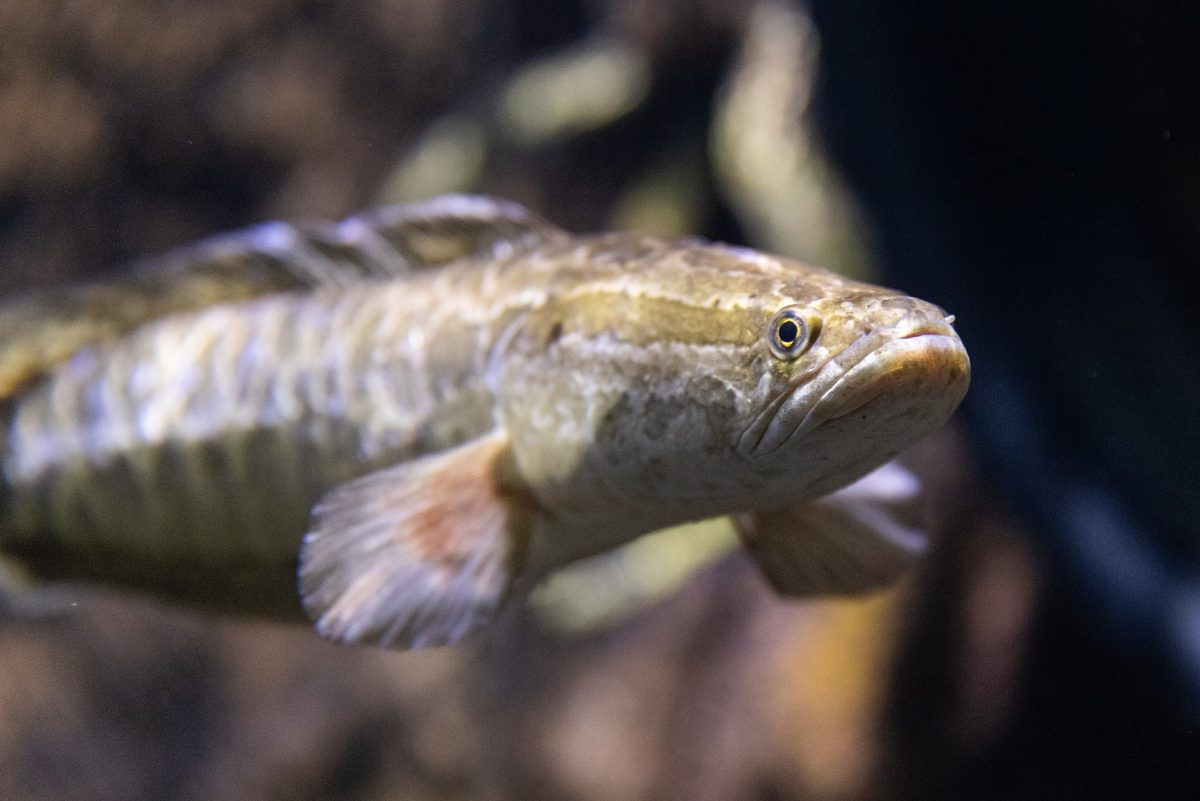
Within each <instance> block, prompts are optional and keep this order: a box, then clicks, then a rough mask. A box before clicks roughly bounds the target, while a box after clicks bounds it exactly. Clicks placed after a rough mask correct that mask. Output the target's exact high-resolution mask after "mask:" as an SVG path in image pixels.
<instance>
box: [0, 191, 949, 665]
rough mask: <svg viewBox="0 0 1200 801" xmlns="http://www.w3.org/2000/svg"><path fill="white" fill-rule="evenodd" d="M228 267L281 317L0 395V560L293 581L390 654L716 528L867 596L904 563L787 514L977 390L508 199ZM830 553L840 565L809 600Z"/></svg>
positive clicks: (294, 235) (309, 605) (269, 315)
mask: <svg viewBox="0 0 1200 801" xmlns="http://www.w3.org/2000/svg"><path fill="white" fill-rule="evenodd" d="M221 241H222V242H223V243H224V245H223V246H224V247H225V248H226V250H227V251H230V252H233V253H242V254H243V255H244V258H242V261H247V262H254V263H259V262H261V260H262V258H264V254H266V255H267V256H269V260H273V261H271V264H273V265H276V267H277V268H278V269H277V270H276V273H275V274H279V275H285V276H286V278H287V280H286V281H284V282H282V283H283V284H285V285H284V286H283V288H280V283H281V282H280V281H277V280H275V279H274V278H272V280H271V281H264V282H262V286H263V287H264V288H263V289H262V291H261V292H260V293H257V294H256V293H254V292H249V293H242V294H240V295H239V296H238V297H236V298H231V299H227V300H222V301H221V302H218V303H216V304H215V305H206V306H199V307H196V308H185V309H183V310H172V311H170V312H169V313H165V314H149V315H147V316H148V319H144V320H137V321H136V322H135V323H134V324H131V325H127V326H125V328H124V329H123V330H120V331H119V332H118V333H116V334H113V333H111V332H108V333H104V334H101V335H97V336H95V337H92V338H90V339H89V338H88V337H86V336H85V337H83V339H84V340H85V341H84V342H83V344H82V345H81V346H80V347H78V348H77V349H75V350H74V351H73V352H71V353H70V354H69V355H65V356H63V357H61V358H60V359H59V360H58V361H57V362H51V363H48V364H44V365H40V366H39V369H37V370H25V372H24V373H23V375H29V376H31V377H30V378H28V379H26V380H25V381H24V383H21V382H20V381H15V380H14V381H13V382H12V383H13V384H14V388H13V389H11V390H9V392H8V397H7V398H6V400H5V402H4V403H5V405H4V418H3V421H2V422H3V430H4V432H5V433H4V434H3V436H2V439H0V460H2V461H0V465H2V468H3V472H2V476H3V483H2V484H0V502H2V504H3V505H2V507H0V550H4V551H7V552H10V553H14V552H15V553H17V554H18V555H19V556H22V557H23V558H25V559H26V560H27V561H31V562H36V561H37V555H38V554H39V553H41V554H50V555H51V556H50V558H48V559H45V558H44V559H43V562H50V563H53V564H52V567H53V566H54V565H57V566H59V567H60V568H62V566H64V565H72V564H76V563H88V564H91V565H92V569H91V572H92V573H95V574H97V575H96V577H99V578H105V577H109V578H111V577H113V576H115V577H116V578H117V579H118V580H123V581H128V582H130V583H135V584H142V585H147V584H155V583H156V582H157V583H164V582H165V584H168V585H169V584H171V583H172V582H175V581H178V582H179V583H186V582H182V581H181V580H180V579H178V577H179V575H180V574H188V573H189V572H190V574H191V575H194V576H201V577H203V578H202V579H201V580H197V581H196V582H194V583H196V584H198V585H200V586H201V587H204V586H210V584H211V580H212V578H213V577H221V576H223V575H224V576H228V575H236V574H238V573H239V567H240V568H244V567H245V566H246V565H258V566H265V568H269V570H266V569H265V570H264V573H269V574H270V575H272V576H274V577H275V578H276V579H277V580H278V581H286V580H291V577H292V576H293V575H294V572H293V571H294V570H295V565H296V562H297V558H299V563H300V590H301V596H302V600H303V602H304V605H305V607H306V609H307V610H308V611H309V613H310V614H311V615H312V616H313V617H314V618H315V619H316V620H317V625H318V628H319V629H320V630H321V631H322V632H323V633H326V634H328V635H330V636H332V637H335V638H338V639H344V640H381V641H384V642H387V643H393V644H399V645H404V646H416V645H428V644H440V643H445V642H452V641H455V640H457V639H460V638H461V637H463V636H465V635H466V634H468V633H469V632H471V631H473V630H475V629H477V628H479V627H481V626H482V625H484V624H486V622H487V621H488V620H490V619H491V618H492V617H493V616H494V615H495V613H496V610H497V609H498V608H499V607H500V606H501V605H502V604H503V603H504V602H505V601H507V600H508V599H509V598H511V597H513V596H514V595H518V594H519V588H520V587H521V586H523V585H527V584H528V583H529V582H530V581H532V580H533V579H535V578H536V577H538V576H540V575H544V574H545V572H547V571H549V570H552V569H554V568H556V567H559V566H561V565H563V564H566V563H568V562H570V561H572V560H575V559H578V558H581V557H584V556H587V555H590V554H594V553H598V552H601V551H604V550H607V549H610V548H612V547H615V546H617V545H619V544H621V543H624V542H627V541H629V540H631V539H633V538H635V537H637V536H639V535H641V534H644V533H647V532H649V531H651V530H654V529H657V528H661V527H664V526H669V525H673V524H677V523H681V522H685V521H689V520H697V519H702V518H706V517H712V516H716V515H726V514H735V515H738V518H737V519H738V521H739V526H740V529H741V531H742V533H743V536H744V538H745V541H746V544H747V546H748V547H749V548H750V550H751V551H752V553H753V554H755V556H756V558H758V559H759V561H760V563H762V564H763V567H764V570H765V572H766V573H767V575H768V577H769V578H770V579H771V580H772V582H773V583H775V585H776V586H777V587H779V588H780V589H781V590H783V591H785V592H790V593H792V594H805V593H809V592H830V591H832V592H837V591H847V590H856V589H862V588H865V587H868V586H874V585H875V584H878V583H881V582H882V581H885V580H888V579H890V578H891V577H892V575H893V574H894V572H896V571H895V570H893V566H894V565H897V564H899V563H901V562H903V563H906V562H907V561H909V560H907V559H903V558H899V557H898V554H908V552H909V551H910V550H911V548H909V544H908V543H904V542H900V541H899V540H897V539H896V538H895V537H894V536H891V535H888V534H887V533H882V534H881V533H880V532H879V530H878V527H871V526H865V527H864V526H862V525H859V526H857V528H856V527H855V525H849V526H846V525H839V524H837V523H834V524H832V525H821V526H818V528H819V529H820V531H815V532H811V533H809V534H807V535H805V534H803V532H804V531H805V526H806V521H809V520H811V519H815V518H814V517H813V515H808V514H806V513H804V511H803V510H805V509H808V508H810V507H811V505H812V503H814V502H818V501H817V499H820V498H822V497H823V496H829V495H830V494H831V493H835V491H837V490H839V489H841V488H843V487H845V486H847V485H850V484H852V483H853V482H855V481H856V480H858V479H860V478H861V477H862V476H864V475H866V474H868V473H870V472H871V471H872V470H874V469H876V468H878V467H879V466H880V465H882V464H884V463H885V462H887V461H888V460H890V459H891V458H892V457H894V456H895V455H896V454H897V453H899V452H900V450H902V449H903V448H904V447H906V446H907V445H908V444H910V443H911V442H912V441H914V440H915V439H917V438H919V437H920V436H922V435H924V434H925V433H927V432H928V431H930V430H932V429H933V428H936V427H937V426H939V425H940V424H941V423H942V422H944V420H945V419H946V418H947V417H948V416H949V415H950V413H951V412H952V411H953V409H954V408H955V407H956V406H957V404H958V402H959V401H960V400H961V398H962V395H963V393H964V392H965V390H966V386H967V380H968V374H969V364H968V361H967V356H966V352H965V350H964V349H963V346H962V343H961V341H960V340H959V339H958V337H957V335H956V334H955V333H954V331H953V329H952V327H951V326H950V323H949V322H947V318H946V315H945V313H944V312H943V311H942V310H941V309H939V308H937V307H936V306H933V305H932V304H928V303H925V302H923V301H920V300H917V299H914V298H910V297H907V296H905V295H903V294H901V293H897V292H894V291H892V290H886V289H882V288H878V287H873V286H870V285H867V284H862V283H858V282H854V281H850V280H848V279H845V278H842V277H840V276H837V275H835V274H833V273H829V272H827V271H824V270H821V269H819V268H813V267H808V266H805V265H801V264H798V263H796V262H792V261H789V260H786V259H780V258H775V257H771V256H767V255H764V254H761V253H757V252H754V251H750V250H746V249H741V248H734V247H729V246H724V245H715V244H709V243H705V242H701V241H699V240H685V241H664V240H659V239H655V238H653V237H648V236H643V235H638V234H632V233H616V234H602V235H597V236H586V237H578V236H570V235H568V234H566V233H565V232H562V231H560V230H558V229H556V228H554V227H553V226H550V225H549V224H548V223H545V222H544V221H541V220H540V219H538V218H536V217H534V216H533V215H531V214H529V212H527V211H525V210H524V209H521V208H520V207H517V206H514V205H513V204H507V203H504V202H501V201H491V200H487V199H481V198H463V197H447V198H441V199H437V200H435V201H430V202H427V203H425V204H414V205H412V206H407V207H399V208H398V209H393V210H384V211H381V212H376V213H373V214H370V215H367V216H364V217H359V218H352V219H351V220H348V221H346V222H345V223H342V224H340V225H338V226H336V227H330V226H317V227H309V228H289V227H279V226H275V227H268V228H260V229H252V230H250V231H248V232H246V233H244V234H240V235H236V236H234V237H232V238H226V239H223V240H221ZM204 252H205V251H204V250H203V249H201V250H198V251H193V253H194V254H199V255H198V256H197V258H196V259H195V261H196V263H197V264H201V263H204V262H205V258H204V256H203V254H204ZM245 254H249V255H245ZM296 254H299V255H296ZM227 257H228V253H227V254H226V260H228V258H227ZM235 261H236V259H235ZM298 263H301V264H304V265H306V266H304V267H303V268H297V266H296V265H297V264H298ZM247 294H248V295H249V296H248V297H247V296H246V295H247ZM3 319H4V317H3V314H2V313H0V330H3ZM19 344H20V343H19V342H17V346H14V348H15V349H18V350H19V347H18V346H19ZM10 349H13V348H10ZM2 354H3V348H2V347H0V355H2ZM27 361H28V360H27ZM3 366H4V364H3V361H2V360H0V375H2V374H3ZM310 510H311V516H310ZM823 514H825V515H826V518H827V517H828V514H827V511H826V513H823ZM817 517H820V515H818V516H817ZM823 519H824V518H823ZM306 532H307V534H306ZM846 532H849V533H846ZM841 535H845V539H844V540H839V539H838V537H839V536H841ZM889 537H890V538H889ZM831 550H832V552H833V553H834V554H835V555H836V556H837V559H835V560H834V561H835V562H837V560H839V559H840V560H841V567H836V566H834V567H829V569H826V570H825V572H824V573H819V572H818V573H812V572H811V571H809V570H808V568H809V567H811V565H812V564H820V565H825V566H826V567H828V565H827V564H826V563H828V562H829V560H828V558H826V556H827V555H828V552H830V551H831ZM821 554H826V556H822V555H821ZM97 555H103V557H104V558H100V557H99V556H97ZM89 557H90V558H89ZM847 565H849V566H850V567H849V569H846V566H847ZM856 565H857V567H856ZM143 567H144V568H145V569H143ZM823 569H824V568H823ZM806 571H807V572H806ZM51 572H52V571H51ZM65 572H68V573H69V572H70V571H69V569H66V570H65ZM84 572H86V571H84ZM242 572H245V571H244V570H243V571H242ZM144 574H152V575H153V579H149V580H148V577H147V575H144ZM821 575H823V576H825V578H824V579H822V578H820V576H821ZM253 576H254V572H253V571H251V573H250V578H249V579H248V580H247V581H246V582H245V583H247V584H253V583H254V578H253ZM218 584H219V582H218ZM215 586H216V585H212V586H211V587H210V589H211V588H212V587H215Z"/></svg>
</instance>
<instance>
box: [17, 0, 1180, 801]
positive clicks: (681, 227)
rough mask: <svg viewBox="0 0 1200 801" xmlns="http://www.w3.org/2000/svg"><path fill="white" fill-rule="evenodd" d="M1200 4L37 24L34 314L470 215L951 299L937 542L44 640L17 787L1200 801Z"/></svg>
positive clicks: (483, 5) (173, 10) (272, 2)
mask: <svg viewBox="0 0 1200 801" xmlns="http://www.w3.org/2000/svg"><path fill="white" fill-rule="evenodd" d="M1198 41H1200V11H1196V10H1194V8H1193V7H1191V6H1190V4H1185V3H1179V4H1172V3H1158V4H1154V5H1153V6H1151V5H1150V4H1147V5H1146V6H1145V7H1143V6H1142V5H1141V4H1131V3H1121V2H1113V1H1112V0H1100V1H1099V2H1093V3H1087V4H1082V3H1081V4H1075V3H1070V2H1066V3H1059V4H1044V3H1034V2H1023V1H1022V0H1016V2H1012V3H1007V4H1004V5H1003V7H1002V8H1000V7H997V8H990V7H988V8H984V7H979V6H975V5H966V6H962V5H961V4H944V5H943V4H939V3H925V4H921V3H898V4H896V3H892V4H875V3H871V2H862V1H861V0H813V2H811V3H809V4H807V5H801V4H799V3H794V2H790V1H789V0H761V1H760V2H750V1H749V0H747V2H727V1H726V0H691V1H690V2H689V1H687V0H610V1H609V2H601V0H357V1H356V2H345V3H330V2H321V0H203V2H201V1H200V0H193V2H176V1H174V0H51V1H48V0H0V291H2V292H4V293H9V292H14V291H17V290H19V289H22V288H27V287H33V286H40V285H48V284H52V283H58V282H64V281H70V280H78V279H81V278H93V277H97V276H100V275H101V274H103V273H104V272H106V271H111V270H114V269H119V268H120V267H121V266H122V265H125V264H127V263H129V262H130V261H131V260H134V259H136V258H138V257H143V256H147V255H152V254H155V253H159V252H162V251H163V250H165V249H168V248H170V247H172V246H174V245H178V244H181V243H184V242H187V241H190V240H193V239H196V238H198V237H201V236H204V235H206V234H209V233H213V232H216V231H220V230H225V229H230V228H236V227H240V226H243V225H246V224H249V223H253V222H257V221H262V220H267V219H272V218H291V219H297V218H313V217H334V218H336V217H339V216H341V215H345V214H347V213H349V212H352V211H354V210H356V209H359V208H362V207H366V206H370V205H375V204H379V203H387V202H398V201H404V200H411V199H418V198H423V197H427V196H430V195H434V194H438V193H441V192H447V191H471V192H486V193H492V194H497V195H501V196H504V197H509V198H512V199H514V200H517V201H519V202H522V203H524V204H526V205H528V206H529V207H531V208H533V209H535V210H536V211H539V212H540V213H542V214H543V215H545V216H547V217H548V218H550V219H551V220H553V221H554V222H556V223H558V224H560V225H562V226H564V227H567V228H569V229H572V230H578V231H591V230H600V229H605V228H613V227H622V228H638V229H642V230H646V231H650V232H655V233H662V234H668V235H676V234H678V235H684V234H700V235H704V236H707V237H710V238H715V239H721V240H725V241H730V242H735V243H744V244H749V245H752V246H754V247H758V248H761V249H764V250H770V251H774V252H780V253H785V254H788V255H793V256H797V257H800V258H803V259H807V260H811V261H814V262H817V263H820V264H823V265H825V266H828V267H831V268H834V269H837V270H840V271H843V272H847V273H850V274H854V275H857V276H863V277H867V278H869V279H872V280H878V281H881V282H883V283H887V284H890V285H893V286H897V287H899V288H902V289H905V290H907V291H910V292H912V293H913V294H916V295H918V296H920V297H923V298H926V299H928V300H931V301H934V302H936V303H938V304H939V305H942V306H944V307H946V308H947V309H948V310H950V311H951V312H953V313H955V314H956V315H957V317H958V323H957V327H958V329H959V331H960V333H961V334H962V337H963V339H964V341H965V342H966V344H967V347H968V349H969V350H970V352H971V354H972V360H973V364H974V384H973V387H972V390H971V393H970V395H969V397H968V400H967V403H966V405H965V408H964V413H963V414H962V415H960V417H959V418H958V419H956V420H955V421H954V424H952V425H951V426H950V427H949V428H948V429H947V430H945V431H943V432H940V433H938V434H937V435H935V436H934V437H932V438H931V439H929V440H927V441H926V442H924V443H922V444H921V445H919V446H918V447H917V448H915V449H914V450H913V451H912V452H911V453H910V454H909V455H908V456H907V462H908V464H909V465H910V466H911V467H912V468H913V469H914V470H915V471H916V472H917V473H918V474H920V475H921V476H922V477H923V478H924V479H925V482H926V497H925V517H926V522H927V524H928V527H929V530H930V531H931V532H932V533H933V535H934V537H935V546H934V549H933V553H932V555H931V558H930V559H929V560H927V561H926V563H925V564H924V565H923V566H922V567H921V569H920V570H919V571H918V572H917V574H916V575H914V576H913V577H912V578H911V579H910V580H908V581H907V582H906V583H905V584H904V586H901V587H899V588H897V589H896V590H895V591H892V592H889V593H885V594H882V595H879V596H875V597H872V598H867V599H862V600H855V601H844V600H841V601H829V602H820V603H797V602H787V601H783V600H781V599H779V598H777V597H775V596H774V595H773V594H772V593H771V592H770V591H769V590H768V589H767V587H766V585H765V583H764V582H762V581H761V580H760V579H759V577H758V575H757V574H756V572H755V571H754V569H753V567H752V566H751V565H750V564H749V562H748V561H747V560H746V559H745V557H744V556H743V555H742V554H741V553H740V552H738V551H736V550H732V549H731V548H730V547H729V546H730V542H729V536H728V531H726V530H723V529H721V528H720V527H719V526H710V527H707V528H703V529H701V530H695V529H691V530H688V531H685V532H676V533H675V534H667V535H660V536H657V537H656V539H653V540H650V541H647V542H646V543H639V544H637V545H635V546H633V547H632V548H631V549H630V550H628V551H626V552H621V553H618V554H616V555H614V556H612V557H609V558H608V559H606V560H601V561H600V562H598V563H592V564H587V565H583V566H581V567H580V568H578V569H577V570H575V571H573V572H572V573H571V574H569V575H567V576H563V577H562V578H561V579H560V580H558V581H556V582H553V583H552V584H551V585H550V586H547V587H546V588H544V590H543V591H542V592H541V593H540V594H539V596H538V598H537V599H535V600H536V602H535V603H534V604H532V605H531V606H530V608H529V609H528V610H527V611H526V612H525V613H524V614H523V615H522V616H521V617H520V619H519V620H516V621H515V622H514V623H513V624H512V626H511V627H509V628H507V629H506V630H504V631H503V632H500V633H499V634H498V635H497V636H496V637H495V638H494V639H493V640H492V641H491V642H489V643H488V644H487V647H483V646H481V645H475V646H470V647H461V648H451V649H439V650H434V651H427V652H417V653H406V654H400V653H385V652H379V651H374V650H371V649H361V648H352V647H337V646H333V645H330V644H327V643H324V642H322V641H321V640H320V639H319V638H318V637H317V636H316V635H315V634H313V633H312V632H310V631H309V630H307V629H306V628H304V627H303V626H287V625H278V624H271V623H267V622H263V621H256V620H239V619H229V618H213V617H206V616H203V615H200V614H198V613H195V612H189V611H183V610H180V609H177V608H172V607H168V606H166V605H161V604H157V603H156V602H154V601H153V600H152V599H146V598H140V597H132V596H125V595H121V594H119V593H116V592H112V591H106V590H99V589H72V590H69V591H68V592H69V597H70V598H71V599H72V603H73V604H74V605H75V607H74V609H73V610H72V612H71V613H70V614H59V615H52V616H49V617H47V618H46V619H41V620H33V619H30V618H29V617H28V616H22V615H11V614H5V615H0V798H3V799H61V798H71V799H116V798H119V799H201V798H203V799H268V798H280V799H284V798H286V799H309V798H311V799H318V798H322V799H324V798H328V799H409V798H411V799H597V800H598V801H599V800H600V799H604V800H607V799H613V800H615V801H619V800H623V799H656V800H657V799H762V800H763V801H768V800H769V801H776V800H783V799H897V800H899V799H928V798H971V799H989V798H995V799H1007V798H1194V797H1200V531H1198V528H1200V526H1198V524H1197V522H1196V521H1197V520H1200V414H1197V409H1198V406H1200V356H1198V352H1200V349H1198V348H1197V347H1196V346H1197V345H1200V315H1198V313H1197V309H1200V278H1198V276H1200V124H1198V123H1200V47H1197V42H1198Z"/></svg>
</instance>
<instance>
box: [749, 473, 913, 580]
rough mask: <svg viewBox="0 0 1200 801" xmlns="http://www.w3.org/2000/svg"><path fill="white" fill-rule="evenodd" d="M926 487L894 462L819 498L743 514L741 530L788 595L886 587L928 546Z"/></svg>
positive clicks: (769, 574)
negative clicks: (920, 496)
mask: <svg viewBox="0 0 1200 801" xmlns="http://www.w3.org/2000/svg"><path fill="white" fill-rule="evenodd" d="M918 489H919V486H918V483H917V479H916V477H915V476H913V475H912V474H911V473H909V472H908V471H907V470H905V469H904V468H902V467H900V466H899V465H898V464H896V463H894V462H893V463H889V464H886V465H884V466H883V467H881V468H879V469H878V470H876V471H875V472H873V473H870V474H868V475H866V476H864V477H863V478H861V479H859V480H858V481H857V482H855V483H854V484H851V485H850V486H848V487H846V488H844V489H842V490H840V491H838V492H835V493H833V494H832V495H828V496H826V497H824V498H821V499H819V500H816V501H810V502H808V503H805V504H803V505H798V506H788V507H783V508H780V509H773V510H768V511H761V512H751V513H747V514H742V515H738V516H737V518H736V523H737V528H738V534H739V535H740V536H741V539H742V543H743V544H744V545H745V546H746V548H747V550H749V551H750V553H751V554H752V555H753V557H754V559H755V561H757V562H758V565H759V567H760V568H761V569H762V571H763V573H764V574H765V575H766V577H767V579H768V580H769V581H770V582H771V585H772V586H773V587H774V588H775V589H776V591H778V592H779V593H780V594H782V595H789V596H812V595H841V594H857V593H865V592H870V591H873V590H878V589H883V588H884V587H887V586H888V585H890V584H892V583H893V582H895V581H896V580H897V579H899V578H900V577H901V576H902V575H903V574H904V573H905V572H906V571H907V570H908V569H909V568H910V567H911V566H912V565H913V564H914V563H915V562H916V560H917V559H918V558H919V557H920V556H921V554H922V553H923V552H924V550H925V545H926V537H925V534H924V533H923V532H921V531H920V530H918V529H917V528H915V527H914V526H913V523H912V519H913V517H915V506H916V503H915V502H916V498H917V491H918Z"/></svg>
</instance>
